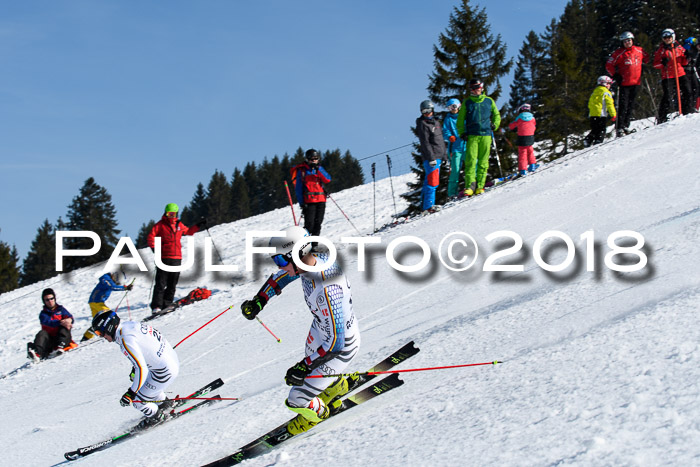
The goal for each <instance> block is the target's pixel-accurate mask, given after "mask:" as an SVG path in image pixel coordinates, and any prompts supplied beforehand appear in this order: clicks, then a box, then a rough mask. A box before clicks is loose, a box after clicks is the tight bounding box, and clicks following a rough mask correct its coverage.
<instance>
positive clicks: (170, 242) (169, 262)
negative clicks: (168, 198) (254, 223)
mask: <svg viewBox="0 0 700 467" xmlns="http://www.w3.org/2000/svg"><path fill="white" fill-rule="evenodd" d="M179 211H180V208H179V207H178V205H177V204H175V203H168V204H166V205H165V213H164V214H163V217H161V219H160V221H158V222H157V223H156V224H155V225H154V226H153V228H152V229H151V232H150V233H149V234H148V237H147V239H146V241H147V242H148V246H149V247H150V248H151V250H154V251H155V239H156V237H160V242H161V243H160V251H161V253H160V257H161V259H162V261H163V264H164V265H166V266H180V265H181V264H182V243H181V242H180V239H181V238H182V236H183V235H194V234H195V233H197V232H199V230H200V229H202V228H204V227H205V226H206V224H207V221H206V220H205V219H202V220H201V221H199V222H197V223H196V224H195V225H193V226H192V227H187V226H186V225H185V224H183V223H182V222H180V219H178V218H177V213H178V212H179ZM179 279H180V273H179V272H177V271H175V272H169V271H164V270H162V269H160V268H158V269H157V270H156V280H155V287H154V289H153V299H152V300H151V310H152V311H153V313H154V314H158V313H161V311H163V310H164V309H166V308H168V307H173V298H174V297H175V288H176V287H177V281H178V280H179Z"/></svg>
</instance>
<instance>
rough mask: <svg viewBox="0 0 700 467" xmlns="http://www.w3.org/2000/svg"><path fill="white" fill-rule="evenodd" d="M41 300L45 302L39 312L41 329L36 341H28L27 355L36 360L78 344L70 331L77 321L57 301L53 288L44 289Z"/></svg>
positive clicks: (58, 353) (60, 352) (57, 353)
mask: <svg viewBox="0 0 700 467" xmlns="http://www.w3.org/2000/svg"><path fill="white" fill-rule="evenodd" d="M41 300H42V301H43V302H44V308H42V310H41V312H40V313H39V322H40V323H41V331H39V332H38V333H37V335H36V337H35V338H34V342H28V343H27V357H28V358H30V359H32V360H34V361H35V362H38V361H39V360H40V359H42V358H46V357H48V356H49V354H50V353H51V352H52V351H54V352H55V354H56V355H60V354H62V353H63V352H65V351H66V350H69V349H72V348H73V347H76V346H77V345H76V344H75V343H74V342H73V339H72V337H71V333H70V330H71V328H72V327H73V321H75V320H74V319H73V315H71V314H70V313H69V312H68V310H66V309H65V308H63V307H62V306H61V305H59V304H58V303H56V294H55V293H54V292H53V289H44V291H43V292H42V293H41Z"/></svg>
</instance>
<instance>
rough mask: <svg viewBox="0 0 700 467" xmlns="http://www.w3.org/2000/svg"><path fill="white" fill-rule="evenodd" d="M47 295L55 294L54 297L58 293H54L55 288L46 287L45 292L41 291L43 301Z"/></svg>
mask: <svg viewBox="0 0 700 467" xmlns="http://www.w3.org/2000/svg"><path fill="white" fill-rule="evenodd" d="M47 295H53V296H54V298H55V297H56V294H55V293H54V291H53V289H44V291H43V292H41V301H42V302H43V301H44V297H46V296H47Z"/></svg>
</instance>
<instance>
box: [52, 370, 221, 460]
mask: <svg viewBox="0 0 700 467" xmlns="http://www.w3.org/2000/svg"><path fill="white" fill-rule="evenodd" d="M223 384H224V382H223V381H222V380H221V378H218V379H216V380H214V381H212V382H211V383H209V384H207V385H206V386H204V387H202V388H201V389H199V390H197V391H195V392H193V393H192V394H191V395H190V396H188V397H199V396H203V395H205V394H208V393H209V392H211V391H213V390H214V389H217V388H219V387H221V386H223ZM218 397H220V396H219V395H216V396H212V400H205V401H202V402H199V403H198V404H195V405H193V406H192V407H188V408H186V409H184V410H180V411H174V412H172V413H171V415H170V417H168V418H166V419H165V420H163V421H162V422H160V423H157V424H154V425H148V426H145V427H140V426H138V425H137V426H135V427H133V428H131V429H130V430H128V431H126V432H125V433H122V434H121V435H119V436H115V437H113V438H110V439H106V440H104V441H100V442H99V443H95V444H91V445H90V446H85V447H82V448H78V449H76V450H75V451H69V452H66V453H65V454H63V457H65V458H66V459H67V460H69V461H72V460H76V459H79V458H81V457H85V456H87V455H90V454H92V453H94V452H97V451H101V450H103V449H106V448H107V447H110V446H114V445H115V444H118V443H121V442H123V441H125V440H127V439H129V438H131V437H133V436H135V435H137V434H139V433H142V432H144V431H146V430H148V429H150V428H154V427H156V426H160V425H162V424H163V423H165V422H169V421H170V420H174V419H176V418H179V417H181V416H182V415H184V414H186V413H189V412H191V411H193V410H195V409H198V408H200V407H202V406H204V405H209V404H211V403H212V402H216V398H218ZM185 403H187V400H182V399H181V400H178V401H177V402H176V403H175V404H174V406H173V408H178V407H181V406H182V405H184V404H185Z"/></svg>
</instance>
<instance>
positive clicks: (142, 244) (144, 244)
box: [135, 208, 190, 250]
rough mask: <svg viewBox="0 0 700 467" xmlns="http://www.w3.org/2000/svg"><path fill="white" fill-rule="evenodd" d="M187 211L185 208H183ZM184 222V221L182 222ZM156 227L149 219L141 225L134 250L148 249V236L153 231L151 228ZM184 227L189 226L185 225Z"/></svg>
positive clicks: (154, 222)
mask: <svg viewBox="0 0 700 467" xmlns="http://www.w3.org/2000/svg"><path fill="white" fill-rule="evenodd" d="M185 209H187V208H185ZM183 222H184V221H183ZM154 225H156V221H154V220H153V219H151V220H150V221H148V222H147V223H145V224H141V228H140V229H139V233H138V235H137V236H136V243H135V245H136V248H137V249H139V250H140V249H141V248H148V234H149V233H151V230H153V226H154ZM185 225H190V224H187V223H185Z"/></svg>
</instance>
